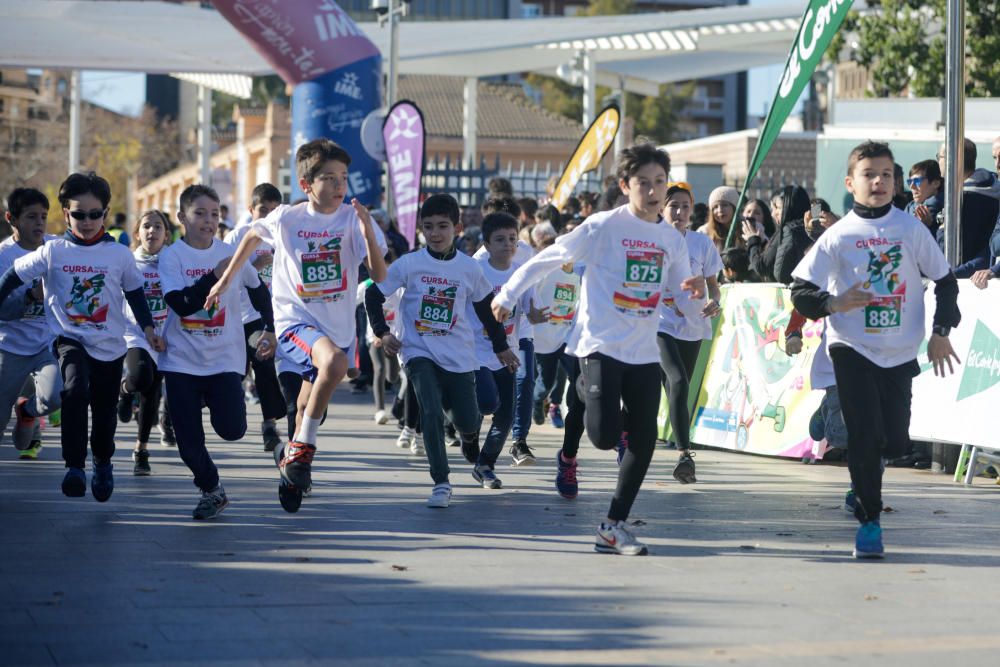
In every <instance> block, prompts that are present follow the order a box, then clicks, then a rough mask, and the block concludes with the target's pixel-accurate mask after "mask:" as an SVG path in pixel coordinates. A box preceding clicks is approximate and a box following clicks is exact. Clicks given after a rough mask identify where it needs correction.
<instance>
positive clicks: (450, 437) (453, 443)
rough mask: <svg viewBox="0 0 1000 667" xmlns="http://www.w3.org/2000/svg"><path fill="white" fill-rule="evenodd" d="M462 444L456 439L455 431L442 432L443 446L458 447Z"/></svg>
mask: <svg viewBox="0 0 1000 667" xmlns="http://www.w3.org/2000/svg"><path fill="white" fill-rule="evenodd" d="M461 444H462V441H461V440H459V439H458V435H457V434H455V433H445V434H444V446H445V447H458V446H459V445H461Z"/></svg>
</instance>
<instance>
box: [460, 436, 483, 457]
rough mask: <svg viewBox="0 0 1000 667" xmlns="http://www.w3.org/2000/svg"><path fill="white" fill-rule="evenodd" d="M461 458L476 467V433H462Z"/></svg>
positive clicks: (477, 453)
mask: <svg viewBox="0 0 1000 667" xmlns="http://www.w3.org/2000/svg"><path fill="white" fill-rule="evenodd" d="M462 456H464V457H465V460H466V461H468V462H469V463H471V464H472V465H476V461H478V460H479V434H478V433H463V434H462Z"/></svg>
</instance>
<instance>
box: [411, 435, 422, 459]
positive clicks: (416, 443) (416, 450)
mask: <svg viewBox="0 0 1000 667" xmlns="http://www.w3.org/2000/svg"><path fill="white" fill-rule="evenodd" d="M410 453H411V454H413V455H414V456H423V455H424V436H422V435H420V434H419V433H414V434H413V440H411V441H410Z"/></svg>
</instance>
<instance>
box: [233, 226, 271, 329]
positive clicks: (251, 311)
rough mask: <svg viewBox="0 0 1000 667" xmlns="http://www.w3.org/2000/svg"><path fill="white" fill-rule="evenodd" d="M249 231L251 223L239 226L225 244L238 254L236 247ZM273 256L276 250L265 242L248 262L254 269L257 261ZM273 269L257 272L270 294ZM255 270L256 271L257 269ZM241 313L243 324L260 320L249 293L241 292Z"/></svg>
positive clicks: (269, 266)
mask: <svg viewBox="0 0 1000 667" xmlns="http://www.w3.org/2000/svg"><path fill="white" fill-rule="evenodd" d="M249 231H250V225H249V223H248V224H242V225H237V226H236V229H234V230H233V231H231V232H229V233H228V234H226V238H224V239H223V243H225V244H226V245H230V246H232V247H233V252H236V247H237V246H238V245H239V244H240V241H242V240H243V237H244V236H246V235H247V232H249ZM273 254H274V248H272V247H271V246H269V245H268V244H266V243H264V242H261V243H259V244H258V245H257V249H256V250H254V253H253V256H252V257H251V258H250V259H248V260H247V262H249V263H250V265H251V267H252V266H253V262H255V261H257V260H258V259H259V258H261V257H268V256H270V255H273ZM272 267H273V265H272V264H268V265H267V266H265V267H264V268H263V269H261V270H260V271H257V275H258V276H260V280H261V282H262V283H264V284H265V285H267V290H268V291H269V292H270V291H271V269H272ZM254 270H255V271H256V269H254ZM240 313H241V315H242V317H243V324H250V323H251V322H256V321H257V320H259V319H260V313H258V312H257V309H256V308H254V307H253V304H252V303H250V297H249V296H247V293H246V292H244V291H240Z"/></svg>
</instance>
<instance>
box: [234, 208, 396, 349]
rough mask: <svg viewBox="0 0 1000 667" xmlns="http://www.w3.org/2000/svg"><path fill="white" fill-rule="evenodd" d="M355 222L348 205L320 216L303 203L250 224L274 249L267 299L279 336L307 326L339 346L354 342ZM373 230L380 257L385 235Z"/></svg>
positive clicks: (362, 249)
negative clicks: (269, 299) (269, 301)
mask: <svg viewBox="0 0 1000 667" xmlns="http://www.w3.org/2000/svg"><path fill="white" fill-rule="evenodd" d="M360 224H361V223H360V222H359V220H358V216H357V214H356V213H355V212H354V209H353V208H352V207H351V206H349V205H346V204H345V205H342V206H340V207H339V208H338V209H337V210H336V211H335V212H334V213H330V214H325V213H318V212H317V211H316V210H315V209H313V207H312V204H310V203H308V202H304V203H302V204H297V205H295V206H279V207H278V208H276V209H275V210H274V211H272V212H271V214H270V215H268V216H267V217H266V218H264V219H262V220H254V221H253V222H252V223H250V227H251V229H253V230H254V231H255V232H256V233H257V234H258V235H259V236H260V238H261V240H262V241H264V242H265V243H267V244H268V245H270V246H271V247H273V248H274V264H273V265H272V271H271V280H272V283H271V287H272V295H271V299H272V302H273V304H274V327H275V330H276V331H277V332H278V334H279V335H280V334H281V333H283V332H284V331H285V330H286V329H289V328H291V327H293V326H296V325H299V324H308V325H311V326H314V327H316V328H317V329H319V330H320V331H321V332H323V334H324V335H325V336H327V337H328V338H329V339H330V340H332V341H333V342H334V344H335V345H337V346H339V347H343V348H346V347H350V346H351V344H352V343H353V342H354V339H355V337H356V332H355V324H354V322H355V319H354V311H355V309H356V307H357V301H356V299H357V290H358V267H359V266H360V265H361V263H362V262H363V261H364V259H365V257H367V256H368V250H367V246H366V245H365V237H364V235H363V234H362V233H361V229H360ZM373 228H374V229H375V236H376V239H377V241H378V244H379V248H380V249H381V250H382V252H383V254H384V253H385V252H387V249H386V245H385V237H384V236H382V235H381V231H380V230H379V229H378V225H373Z"/></svg>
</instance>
